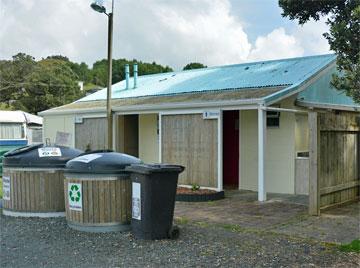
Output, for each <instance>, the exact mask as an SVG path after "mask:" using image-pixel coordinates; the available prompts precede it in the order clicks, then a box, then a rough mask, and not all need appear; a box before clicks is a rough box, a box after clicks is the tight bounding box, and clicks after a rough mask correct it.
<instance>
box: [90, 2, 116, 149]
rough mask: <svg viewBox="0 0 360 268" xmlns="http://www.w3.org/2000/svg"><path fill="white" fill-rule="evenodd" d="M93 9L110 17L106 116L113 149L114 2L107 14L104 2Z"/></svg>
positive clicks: (92, 5) (109, 141)
mask: <svg viewBox="0 0 360 268" xmlns="http://www.w3.org/2000/svg"><path fill="white" fill-rule="evenodd" d="M90 6H91V8H92V9H93V10H95V11H96V12H99V13H104V14H105V15H106V16H108V19H109V22H108V50H107V58H108V80H107V95H106V114H107V137H108V149H110V150H111V149H113V122H112V112H111V82H112V81H111V80H112V39H113V13H114V0H112V3H111V12H110V13H106V8H105V6H104V5H103V1H102V0H96V1H95V2H93V3H92V4H91V5H90Z"/></svg>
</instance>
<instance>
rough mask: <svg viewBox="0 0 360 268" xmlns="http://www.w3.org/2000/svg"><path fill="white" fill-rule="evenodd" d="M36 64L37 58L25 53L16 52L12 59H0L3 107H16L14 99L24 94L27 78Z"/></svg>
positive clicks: (0, 89)
mask: <svg viewBox="0 0 360 268" xmlns="http://www.w3.org/2000/svg"><path fill="white" fill-rule="evenodd" d="M35 66H36V61H35V59H34V58H33V57H32V56H30V55H26V54H25V53H18V54H16V55H15V56H13V57H12V60H10V61H9V60H3V61H0V102H1V103H2V107H7V108H8V109H16V107H15V106H14V101H15V100H17V99H21V97H22V96H23V94H24V87H25V86H26V78H27V76H28V75H29V74H30V73H31V72H32V71H33V70H34V68H35ZM19 108H20V107H19Z"/></svg>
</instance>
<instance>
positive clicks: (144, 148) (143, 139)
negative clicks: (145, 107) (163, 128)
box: [139, 114, 159, 163]
mask: <svg viewBox="0 0 360 268" xmlns="http://www.w3.org/2000/svg"><path fill="white" fill-rule="evenodd" d="M157 120H158V119H157V114H140V115H139V158H140V159H141V160H142V161H144V162H146V163H157V162H159V143H158V141H159V140H158V139H159V137H158V133H157Z"/></svg>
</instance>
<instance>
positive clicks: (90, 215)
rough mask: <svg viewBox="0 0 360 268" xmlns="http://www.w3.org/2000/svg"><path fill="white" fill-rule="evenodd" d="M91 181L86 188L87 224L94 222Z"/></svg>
mask: <svg viewBox="0 0 360 268" xmlns="http://www.w3.org/2000/svg"><path fill="white" fill-rule="evenodd" d="M93 184H94V182H93V181H88V183H87V187H88V221H89V223H93V222H94V213H95V211H94V203H95V200H94V195H93V191H94V190H93Z"/></svg>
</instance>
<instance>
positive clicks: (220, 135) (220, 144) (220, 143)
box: [217, 110, 223, 191]
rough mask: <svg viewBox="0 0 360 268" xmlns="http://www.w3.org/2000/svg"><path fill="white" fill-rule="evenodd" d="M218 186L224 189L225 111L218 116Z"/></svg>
mask: <svg viewBox="0 0 360 268" xmlns="http://www.w3.org/2000/svg"><path fill="white" fill-rule="evenodd" d="M217 121H218V147H217V149H218V161H217V163H218V165H217V168H218V183H217V184H218V186H217V190H218V191H222V190H223V111H222V110H220V111H219V118H218V120H217Z"/></svg>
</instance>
